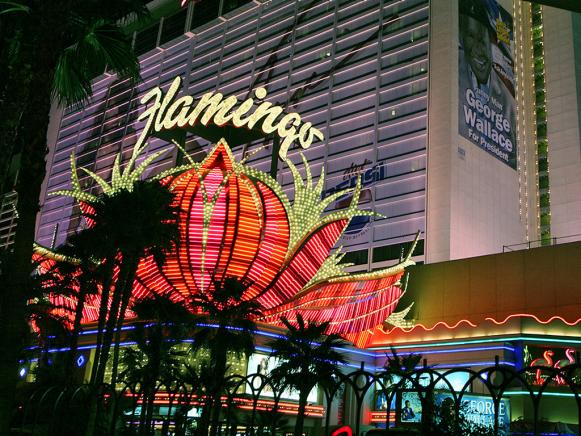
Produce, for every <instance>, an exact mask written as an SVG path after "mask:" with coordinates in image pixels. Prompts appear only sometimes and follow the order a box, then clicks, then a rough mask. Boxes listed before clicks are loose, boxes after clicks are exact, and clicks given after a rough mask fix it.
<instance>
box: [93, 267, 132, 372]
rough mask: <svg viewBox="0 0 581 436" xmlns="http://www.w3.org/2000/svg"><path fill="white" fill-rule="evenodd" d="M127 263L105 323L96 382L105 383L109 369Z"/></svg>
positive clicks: (120, 275) (118, 280)
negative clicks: (106, 370)
mask: <svg viewBox="0 0 581 436" xmlns="http://www.w3.org/2000/svg"><path fill="white" fill-rule="evenodd" d="M126 270H127V263H126V262H123V261H122V262H121V265H120V267H119V276H118V277H117V282H116V283H115V290H114V292H113V299H112V301H111V308H110V309H109V316H108V317H107V322H106V323H105V331H104V333H103V343H102V344H101V353H100V356H99V367H98V368H97V376H96V380H95V381H96V382H97V383H103V380H104V378H105V369H106V368H107V361H108V359H109V351H110V350H111V344H112V342H113V335H114V333H115V327H116V326H117V319H118V317H119V309H120V306H121V298H122V292H123V283H124V281H125V280H124V278H125V276H126Z"/></svg>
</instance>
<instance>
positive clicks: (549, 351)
mask: <svg viewBox="0 0 581 436" xmlns="http://www.w3.org/2000/svg"><path fill="white" fill-rule="evenodd" d="M575 359H576V350H575V349H574V348H557V347H553V348H540V347H529V346H525V348H524V364H525V366H532V367H536V369H534V370H531V371H532V372H531V378H532V380H531V382H532V384H534V385H539V386H540V385H543V384H544V383H545V381H546V380H547V378H548V377H549V376H552V375H553V373H552V372H550V371H545V370H543V369H542V368H541V367H546V368H554V369H557V370H560V369H563V368H565V367H567V366H569V365H573V364H575ZM548 383H549V384H551V385H555V384H556V385H565V384H566V382H565V380H564V379H563V377H562V376H561V375H556V376H554V378H553V379H552V380H549V382H548Z"/></svg>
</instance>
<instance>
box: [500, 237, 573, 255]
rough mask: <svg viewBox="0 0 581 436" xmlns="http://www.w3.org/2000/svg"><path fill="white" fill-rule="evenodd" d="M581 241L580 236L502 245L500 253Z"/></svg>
mask: <svg viewBox="0 0 581 436" xmlns="http://www.w3.org/2000/svg"><path fill="white" fill-rule="evenodd" d="M578 241H581V234H579V235H569V236H553V237H550V238H545V239H537V240H535V241H527V242H521V243H520V244H511V245H503V246H502V252H503V253H508V252H511V251H519V250H530V249H531V248H539V247H547V246H551V245H557V244H566V243H568V242H578Z"/></svg>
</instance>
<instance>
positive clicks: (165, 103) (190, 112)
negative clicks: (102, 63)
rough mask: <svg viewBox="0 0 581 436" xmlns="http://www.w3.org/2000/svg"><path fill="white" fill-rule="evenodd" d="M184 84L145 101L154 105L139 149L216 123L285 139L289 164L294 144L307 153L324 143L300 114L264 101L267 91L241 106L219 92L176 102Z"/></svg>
mask: <svg viewBox="0 0 581 436" xmlns="http://www.w3.org/2000/svg"><path fill="white" fill-rule="evenodd" d="M181 83H182V80H181V78H180V77H179V76H178V77H176V78H175V79H174V81H173V82H172V84H171V86H170V87H169V89H168V91H167V93H165V94H164V92H163V91H162V89H161V88H160V87H159V86H158V87H156V88H153V89H152V90H151V91H149V92H148V93H147V94H145V95H144V96H143V98H142V99H141V103H142V104H149V103H153V104H152V105H151V106H149V107H148V108H147V109H146V110H145V112H143V113H142V114H141V115H140V116H139V118H138V121H142V120H146V124H145V128H144V129H143V132H141V136H140V137H139V139H138V141H137V144H136V147H138V146H140V145H141V144H143V142H144V141H145V139H146V138H147V137H148V136H149V135H150V134H151V133H153V132H155V133H159V132H162V131H167V130H172V129H175V128H180V129H183V128H188V127H194V126H195V125H196V124H197V123H200V124H202V125H204V126H207V125H208V124H209V123H213V124H215V125H216V126H224V125H226V124H228V123H232V125H234V127H246V128H248V129H250V130H252V129H253V128H254V127H256V126H258V125H259V124H260V128H261V130H262V132H264V133H265V134H276V135H278V136H279V137H280V138H281V139H282V142H281V144H280V150H279V157H280V158H281V159H282V160H286V156H287V152H288V149H289V147H290V146H291V144H292V143H293V142H295V141H298V143H299V144H300V146H301V147H302V148H304V149H307V148H309V147H310V146H311V144H312V143H313V141H314V140H315V139H318V140H321V141H322V140H324V139H325V137H324V135H323V133H322V132H321V131H320V130H319V129H317V128H315V127H313V125H312V123H309V122H306V123H304V122H303V121H302V119H301V116H300V115H299V114H298V113H296V112H291V113H288V114H285V115H283V116H282V117H281V118H279V116H281V115H282V114H283V108H282V107H281V106H275V105H273V104H272V103H270V102H267V101H262V102H260V103H259V101H260V100H264V99H265V98H266V95H267V93H266V89H264V88H256V89H255V90H254V96H255V97H256V99H257V101H256V104H257V106H255V101H254V99H253V98H247V99H246V100H244V101H243V102H242V103H241V104H238V99H237V98H236V97H235V96H229V97H224V95H222V94H221V93H219V92H207V93H205V94H204V95H202V97H201V98H200V99H199V100H198V101H197V102H194V98H193V97H192V96H190V95H185V96H182V97H179V98H178V99H176V98H175V97H176V94H177V92H178V90H179V89H180V86H181Z"/></svg>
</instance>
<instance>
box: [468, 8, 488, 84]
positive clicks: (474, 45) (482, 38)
mask: <svg viewBox="0 0 581 436" xmlns="http://www.w3.org/2000/svg"><path fill="white" fill-rule="evenodd" d="M462 20H463V26H462V46H463V47H464V53H465V55H466V58H467V59H468V63H469V64H470V67H471V68H472V71H473V72H474V75H475V76H476V79H477V80H478V83H486V82H487V81H488V76H489V75H490V68H491V67H492V51H491V49H490V38H489V35H488V29H487V27H486V26H485V25H484V24H482V23H480V22H479V21H477V20H475V19H474V18H471V17H469V16H463V17H462Z"/></svg>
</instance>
